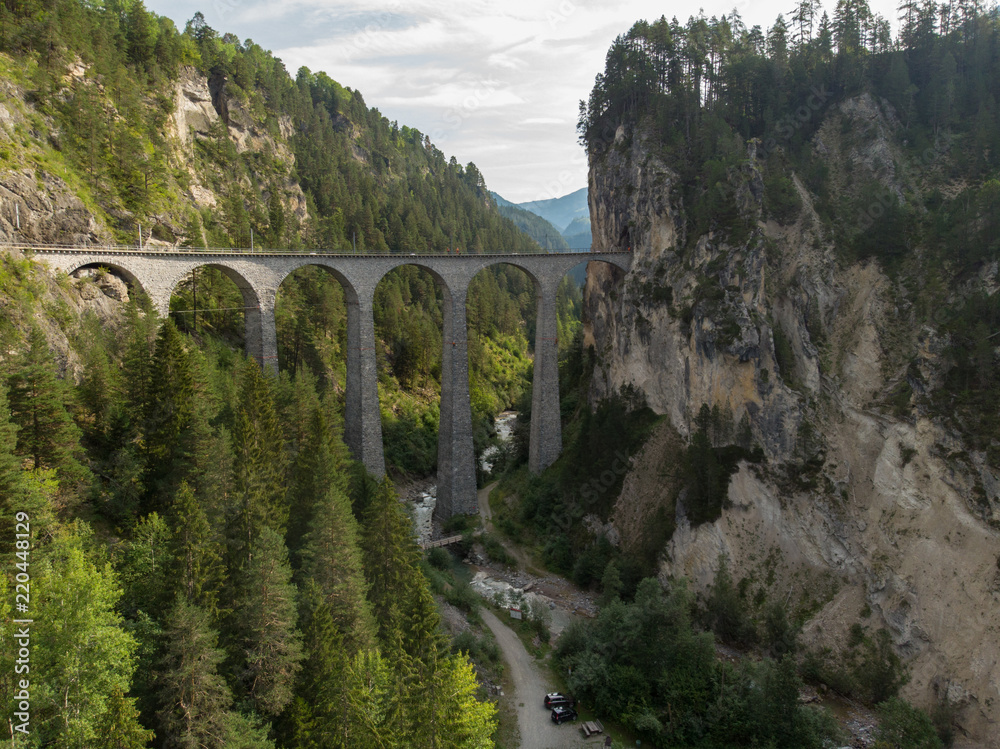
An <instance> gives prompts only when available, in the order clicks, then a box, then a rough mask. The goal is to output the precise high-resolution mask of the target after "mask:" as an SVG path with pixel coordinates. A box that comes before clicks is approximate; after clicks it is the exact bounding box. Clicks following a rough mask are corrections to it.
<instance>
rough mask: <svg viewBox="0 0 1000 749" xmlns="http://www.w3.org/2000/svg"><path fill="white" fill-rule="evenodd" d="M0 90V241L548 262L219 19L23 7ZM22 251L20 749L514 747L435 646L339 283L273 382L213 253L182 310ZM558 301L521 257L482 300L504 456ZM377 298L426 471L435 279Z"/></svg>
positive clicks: (10, 493)
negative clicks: (349, 395)
mask: <svg viewBox="0 0 1000 749" xmlns="http://www.w3.org/2000/svg"><path fill="white" fill-rule="evenodd" d="M0 88H2V90H3V92H4V95H3V97H2V99H0V197H2V199H3V203H2V209H0V238H2V239H4V240H6V241H10V242H13V243H18V242H65V243H74V244H85V243H102V244H103V243H111V242H120V243H132V244H134V243H136V242H137V241H138V240H139V237H140V236H141V238H142V242H143V244H144V245H146V246H147V247H148V246H153V247H172V246H189V247H206V246H223V247H225V246H234V247H248V246H249V245H250V244H251V242H253V245H254V247H255V248H256V249H265V248H289V249H292V250H302V251H314V250H332V251H343V252H349V251H355V250H356V251H357V252H392V253H410V252H453V253H467V252H500V251H503V252H531V251H538V246H537V244H536V243H534V242H533V241H532V240H531V239H530V238H528V237H527V236H526V235H524V234H523V233H522V232H521V231H520V230H518V229H517V227H516V226H515V225H514V224H513V223H511V222H510V221H508V220H506V219H505V218H503V217H502V216H501V215H500V214H499V213H498V212H497V210H496V207H495V206H494V204H493V203H492V201H491V200H490V198H489V195H488V192H487V191H486V187H485V185H484V184H483V180H482V176H481V175H480V173H479V171H478V170H477V169H476V167H475V165H474V164H468V165H465V166H461V165H459V164H457V163H456V162H455V160H454V159H451V160H448V159H446V157H445V155H444V154H442V153H441V152H440V151H438V150H437V149H436V148H435V147H434V146H433V145H432V144H431V143H430V141H429V140H428V139H427V138H426V136H424V135H423V134H421V133H420V132H418V131H416V130H413V129H412V128H408V127H406V126H400V125H398V124H397V123H394V122H389V121H388V120H386V119H385V118H384V117H382V116H381V115H380V114H379V113H378V111H377V110H373V109H369V108H368V107H367V106H366V104H365V102H364V100H363V99H362V97H361V94H360V93H359V92H356V91H351V90H349V89H345V88H343V87H341V86H340V85H339V84H337V83H336V82H335V81H334V80H333V79H331V78H330V77H329V76H327V75H326V74H325V73H313V72H311V71H309V70H305V69H302V70H300V71H298V72H297V74H296V75H295V76H294V77H292V76H290V75H289V74H288V73H287V72H286V71H285V69H284V68H283V66H282V64H281V62H280V61H279V60H277V59H276V58H274V57H273V56H272V55H271V54H270V53H269V52H267V51H265V50H264V49H262V48H261V47H259V46H258V45H256V44H254V43H253V42H252V41H250V40H246V41H243V42H240V41H239V40H238V39H236V38H235V37H233V36H232V35H229V34H220V33H219V32H216V31H215V30H213V29H211V28H209V27H208V26H207V25H205V23H204V20H203V19H202V18H201V17H200V16H196V17H195V18H194V19H192V21H191V22H190V23H189V24H188V25H187V27H186V28H185V29H184V30H183V31H178V30H177V29H176V28H175V27H174V25H173V24H172V23H171V22H170V21H169V20H167V19H165V18H161V17H157V16H156V15H154V14H151V13H149V12H148V11H147V10H146V9H145V8H144V6H143V5H142V3H141V2H121V3H119V2H111V3H104V4H91V3H83V2H72V1H69V2H59V3H38V2H24V3H13V4H11V3H5V4H2V5H0ZM15 207H16V210H15ZM0 261H2V264H0V309H2V315H0V351H2V352H3V353H2V355H0V499H2V501H0V525H2V527H3V529H4V534H5V535H4V541H3V543H4V549H5V552H4V557H5V559H7V560H11V561H10V564H8V563H7V562H5V565H6V566H5V571H6V572H7V573H9V574H5V575H3V576H2V577H0V580H2V585H3V590H2V591H0V592H2V593H3V595H2V596H0V598H2V601H0V607H2V612H3V618H4V620H5V622H9V620H10V618H11V615H12V613H13V612H12V609H11V606H12V602H13V594H14V589H13V585H14V583H13V581H14V580H15V574H16V573H17V572H18V569H15V568H14V567H13V566H11V565H12V564H13V562H14V561H17V557H15V556H14V551H15V548H14V546H13V539H14V528H15V522H22V521H23V522H25V523H27V524H28V525H29V526H30V529H31V530H30V534H31V535H30V539H29V540H28V542H27V546H25V545H24V544H21V545H20V546H18V547H17V548H18V550H21V551H24V552H25V554H24V555H23V556H22V560H23V561H22V565H23V567H22V568H20V571H21V572H22V574H25V575H29V576H30V580H31V592H32V594H33V595H32V596H31V603H30V609H29V611H30V613H31V615H32V616H33V617H34V619H35V621H36V622H37V624H36V625H35V627H34V628H33V629H32V664H31V668H32V671H31V674H32V680H31V681H32V685H33V686H32V702H31V726H30V729H31V730H30V735H28V737H27V738H25V736H24V735H22V734H20V733H19V732H17V731H16V730H14V729H12V730H13V731H14V732H13V734H12V736H11V738H10V740H11V742H12V746H43V745H44V746H59V747H81V748H82V747H87V748H88V749H89V748H91V747H101V748H103V747H108V749H110V748H111V747H115V748H116V749H121V748H122V747H140V746H157V747H181V746H184V747H189V746H199V747H247V748H249V747H260V748H264V747H275V746H281V747H297V748H302V749H306V748H307V747H309V748H310V749H312V748H318V747H339V746H343V747H400V748H401V749H402V747H410V746H431V747H488V746H492V738H491V737H492V735H493V733H494V729H495V724H496V721H495V717H494V714H495V709H494V707H493V704H492V703H491V702H489V701H485V700H484V701H479V699H478V697H480V696H481V695H480V691H481V690H480V688H479V686H478V684H477V680H476V677H475V675H474V673H473V671H472V667H471V665H470V663H469V661H468V659H467V658H466V656H465V655H462V654H460V653H456V654H453V653H452V647H451V643H449V642H448V641H447V640H446V638H444V636H443V635H442V634H441V628H440V626H439V625H440V619H439V616H438V613H437V609H436V606H435V604H434V600H433V598H432V596H431V594H430V591H429V588H428V583H427V580H426V578H425V575H424V572H423V571H422V569H421V566H420V554H419V551H418V550H417V547H416V546H415V543H414V541H413V539H412V530H411V525H410V522H409V520H408V519H407V518H406V516H405V514H404V513H403V511H402V509H401V505H400V504H399V503H398V502H397V500H396V494H395V492H394V490H393V487H392V485H391V483H390V482H388V481H387V482H385V483H383V484H380V485H376V484H374V483H373V482H372V481H371V479H369V478H367V477H366V476H364V475H363V474H362V473H361V472H359V471H358V469H357V468H356V467H355V466H354V464H353V463H352V462H351V461H350V459H349V457H348V455H347V453H346V451H345V448H344V447H343V444H342V442H341V436H340V423H341V414H342V409H343V403H342V397H343V384H344V371H343V367H344V364H343V361H344V346H345V316H346V310H345V307H344V302H343V293H342V291H341V288H340V286H339V285H338V283H337V282H336V281H335V279H333V278H332V277H331V276H330V275H329V274H325V273H323V272H321V271H319V270H318V269H304V270H303V271H300V272H299V273H297V274H295V275H293V276H292V277H291V278H290V279H288V281H287V282H286V283H285V284H283V285H282V287H281V289H280V292H279V298H278V300H277V318H278V340H279V367H280V371H281V374H280V376H279V377H278V378H269V377H265V376H264V375H263V374H262V373H261V371H260V369H259V368H258V366H257V365H256V364H255V363H254V362H252V361H247V360H245V358H244V356H243V354H242V338H243V327H244V323H243V319H242V315H241V314H240V311H239V308H240V307H241V306H242V304H243V303H242V299H241V298H240V296H239V292H238V290H237V289H236V287H235V286H234V285H233V284H232V283H231V282H230V281H229V280H228V279H227V278H225V277H224V276H223V275H222V274H221V273H220V272H219V271H217V270H215V269H212V268H202V269H199V270H198V271H197V273H196V274H192V275H191V276H189V277H188V278H187V279H186V280H185V281H183V282H182V283H181V284H180V286H179V287H178V288H177V289H176V293H175V296H174V298H173V299H172V301H171V310H172V312H171V315H170V317H169V319H167V320H160V319H157V317H156V315H155V314H154V313H153V312H152V311H151V310H150V309H149V308H148V306H147V305H146V303H145V300H144V299H143V298H142V296H141V295H137V294H136V293H135V291H136V290H134V289H126V288H125V287H124V285H123V284H122V283H121V282H120V281H118V280H116V279H115V278H113V277H112V276H110V275H109V274H107V273H106V272H105V271H104V270H103V269H98V270H97V271H96V272H94V273H93V274H91V275H84V276H83V277H81V278H79V279H70V278H66V277H61V278H59V279H55V278H54V277H53V276H51V275H49V274H48V273H47V272H46V271H45V270H44V269H43V268H42V266H41V265H38V264H36V263H34V262H32V261H31V260H30V258H26V257H24V256H23V255H21V254H20V253H19V252H17V251H5V252H4V254H3V256H2V258H0ZM129 297H131V300H130V301H122V300H125V299H128V298H129ZM534 299H535V291H534V288H533V287H532V285H531V282H530V280H529V279H528V278H527V277H526V276H525V275H524V274H523V273H520V272H519V271H516V270H515V269H513V268H509V267H503V266H501V267H499V268H497V269H494V270H493V271H490V272H484V273H483V274H481V275H480V276H479V277H477V278H476V279H474V281H473V285H472V288H471V289H470V293H469V304H468V313H469V319H468V322H469V326H470V331H469V351H470V371H471V372H472V373H473V377H474V378H475V380H474V381H475V383H476V386H475V387H474V388H473V391H472V399H473V408H474V412H475V418H476V424H477V435H476V436H477V446H478V447H480V448H482V447H483V446H485V444H486V442H487V440H488V439H489V432H490V429H491V424H492V416H493V415H494V414H495V413H497V412H498V411H500V410H502V409H503V408H506V407H509V406H511V405H513V404H515V403H517V402H518V401H519V400H521V399H522V397H523V395H524V393H525V391H526V390H527V389H528V387H530V384H529V383H530V367H531V341H532V338H533V329H534ZM579 303H580V297H579V293H578V291H577V293H576V294H575V296H574V297H573V298H572V299H570V300H569V301H567V302H565V303H564V305H563V306H564V309H565V310H567V311H568V314H569V315H570V316H569V317H566V316H565V315H564V326H574V325H575V326H578V324H579V323H578V313H579ZM574 311H575V313H576V317H575V318H572V315H573V313H574ZM375 315H376V328H377V333H378V338H379V351H378V358H379V366H380V383H379V384H380V398H381V403H382V409H383V422H384V432H385V435H386V451H387V456H388V459H389V463H390V468H391V469H392V470H393V471H394V472H398V473H409V474H413V475H419V476H426V475H430V474H432V473H433V470H434V468H435V465H434V464H435V461H436V443H437V439H436V432H437V402H438V390H439V388H440V385H439V380H440V348H441V345H442V341H441V310H440V290H439V289H438V288H437V286H436V285H435V283H434V281H433V279H432V278H431V277H430V276H429V275H428V274H426V273H423V272H421V271H418V270H417V269H415V268H401V269H399V270H398V271H396V272H395V273H393V274H391V275H390V276H389V277H387V278H386V279H385V280H384V281H383V283H382V284H380V286H379V287H378V289H377V292H376V299H375ZM17 513H23V515H22V516H18V515H17ZM18 517H20V519H19V520H18V519H17V518H18ZM25 518H26V519H25ZM25 570H27V572H25ZM9 636H10V631H9V629H8V628H7V627H6V626H5V628H4V631H3V633H2V637H3V640H2V641H0V646H2V652H3V663H2V664H0V670H2V672H3V674H2V676H0V692H2V698H3V700H4V701H5V702H6V703H7V704H12V697H13V694H14V691H15V682H14V663H13V661H12V660H11V657H12V656H11V654H12V653H13V652H14V651H13V650H12V649H11V645H12V641H11V640H10V639H9Z"/></svg>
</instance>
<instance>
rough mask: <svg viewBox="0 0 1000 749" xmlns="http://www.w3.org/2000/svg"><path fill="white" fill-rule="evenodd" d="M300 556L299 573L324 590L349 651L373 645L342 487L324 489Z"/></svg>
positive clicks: (353, 526) (354, 532)
mask: <svg viewBox="0 0 1000 749" xmlns="http://www.w3.org/2000/svg"><path fill="white" fill-rule="evenodd" d="M302 558H303V564H302V572H303V574H305V575H307V576H308V577H309V578H311V579H312V580H314V581H315V582H316V583H317V585H318V586H319V588H320V590H322V591H323V595H324V597H325V600H326V602H327V603H328V604H329V606H330V610H331V615H332V617H333V620H334V622H335V623H336V626H337V630H338V632H339V633H340V636H341V637H342V638H343V640H344V645H345V647H346V648H347V649H348V652H350V653H352V654H353V653H355V652H357V651H358V650H363V649H367V648H370V647H373V646H374V644H375V620H374V618H373V616H372V613H371V608H370V606H369V603H368V599H367V598H366V592H367V585H366V583H365V578H364V569H363V565H362V561H361V551H360V549H359V547H358V529H357V522H356V521H355V519H354V515H353V514H351V505H350V501H349V500H348V499H347V495H346V494H345V493H344V492H343V491H342V490H340V489H338V488H336V487H331V488H330V490H329V491H328V492H327V494H326V496H325V498H324V500H323V501H322V503H321V504H320V507H319V508H318V511H317V512H316V515H315V517H314V518H313V521H312V530H310V532H309V534H308V535H307V536H306V545H305V549H303V552H302Z"/></svg>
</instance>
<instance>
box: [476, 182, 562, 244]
mask: <svg viewBox="0 0 1000 749" xmlns="http://www.w3.org/2000/svg"><path fill="white" fill-rule="evenodd" d="M490 195H491V196H492V197H493V200H494V201H495V202H496V204H497V210H498V211H499V213H500V215H501V216H503V217H504V218H508V219H510V220H511V221H513V222H514V223H515V224H516V225H517V228H518V229H520V230H521V231H523V232H524V233H525V234H527V235H528V236H529V237H531V238H532V239H534V240H535V241H536V242H538V244H539V246H541V248H542V249H543V250H555V251H561V250H567V249H569V248H570V246H571V245H569V244H567V242H566V239H565V238H564V237H563V235H562V234H561V233H560V231H559V230H558V229H557V228H556V227H554V226H553V225H552V224H550V223H549V222H548V221H546V220H545V219H544V218H542V217H541V216H539V215H538V214H536V213H532V212H531V211H526V210H525V209H524V208H521V207H520V206H518V205H517V204H516V203H511V202H510V201H509V200H506V199H505V198H503V197H501V196H500V195H498V194H497V193H495V192H492V191H490Z"/></svg>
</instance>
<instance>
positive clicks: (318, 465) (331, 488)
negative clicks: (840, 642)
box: [287, 402, 347, 567]
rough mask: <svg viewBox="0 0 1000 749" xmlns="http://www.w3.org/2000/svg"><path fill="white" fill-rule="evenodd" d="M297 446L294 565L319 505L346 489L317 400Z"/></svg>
mask: <svg viewBox="0 0 1000 749" xmlns="http://www.w3.org/2000/svg"><path fill="white" fill-rule="evenodd" d="M298 447H299V449H298V454H297V455H296V457H295V463H294V465H293V468H292V483H291V489H290V491H289V510H290V512H289V516H290V517H289V523H288V535H287V540H288V551H289V553H290V554H291V556H292V560H293V565H294V566H296V567H297V566H299V565H298V563H297V562H298V558H299V552H300V551H301V548H302V545H303V542H304V538H305V535H306V533H307V532H308V531H309V528H310V526H311V525H312V524H313V518H314V517H315V515H316V513H317V511H318V510H319V508H320V507H321V506H323V505H325V504H328V502H327V497H328V495H329V494H330V493H331V492H333V493H336V494H344V493H346V491H347V475H346V472H345V466H344V465H343V462H342V461H340V460H338V455H337V451H336V449H335V447H334V436H333V434H332V433H331V431H330V430H329V428H328V427H327V422H326V418H325V417H324V415H323V411H322V409H321V408H320V406H319V403H318V402H317V403H316V405H315V406H314V407H313V408H312V410H311V413H310V414H309V416H308V419H307V422H306V432H305V434H304V435H302V439H301V440H300V442H299V446H298Z"/></svg>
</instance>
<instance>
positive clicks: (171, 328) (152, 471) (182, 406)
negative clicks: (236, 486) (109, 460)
mask: <svg viewBox="0 0 1000 749" xmlns="http://www.w3.org/2000/svg"><path fill="white" fill-rule="evenodd" d="M194 412H195V404H194V374H193V371H192V363H191V358H190V356H189V354H188V353H187V351H185V349H184V339H183V337H182V336H181V334H180V332H179V331H178V330H177V326H176V325H174V322H173V320H170V319H167V320H165V321H164V322H163V325H161V326H160V332H159V334H158V335H157V337H156V348H155V351H154V354H153V367H152V376H151V378H150V383H149V399H148V401H147V403H146V412H145V418H144V428H143V432H144V442H145V446H146V467H147V478H146V486H147V488H148V490H149V492H150V494H151V499H152V502H153V503H152V507H158V508H162V507H164V506H165V504H166V501H167V497H169V496H171V495H172V494H173V493H174V491H175V490H176V487H177V484H178V483H179V482H180V481H182V480H184V479H185V478H186V477H187V476H188V474H189V473H190V471H191V468H192V466H191V452H192V449H193V446H192V444H191V442H192V439H193V437H194V434H193V432H192V430H191V426H192V422H193V420H194Z"/></svg>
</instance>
